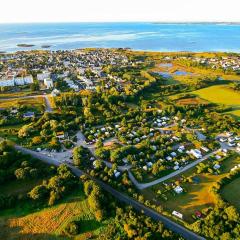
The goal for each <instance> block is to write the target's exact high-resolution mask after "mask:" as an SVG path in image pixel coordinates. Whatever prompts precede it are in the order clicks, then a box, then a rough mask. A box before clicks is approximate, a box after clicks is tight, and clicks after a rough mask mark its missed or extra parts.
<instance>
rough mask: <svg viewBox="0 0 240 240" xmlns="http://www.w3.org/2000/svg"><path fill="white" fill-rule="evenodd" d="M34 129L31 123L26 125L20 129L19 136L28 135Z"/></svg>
mask: <svg viewBox="0 0 240 240" xmlns="http://www.w3.org/2000/svg"><path fill="white" fill-rule="evenodd" d="M32 131H33V128H32V127H31V126H29V125H24V126H23V127H22V128H20V130H19V131H18V136H19V137H20V138H24V137H28V136H29V135H30V134H31V132H32Z"/></svg>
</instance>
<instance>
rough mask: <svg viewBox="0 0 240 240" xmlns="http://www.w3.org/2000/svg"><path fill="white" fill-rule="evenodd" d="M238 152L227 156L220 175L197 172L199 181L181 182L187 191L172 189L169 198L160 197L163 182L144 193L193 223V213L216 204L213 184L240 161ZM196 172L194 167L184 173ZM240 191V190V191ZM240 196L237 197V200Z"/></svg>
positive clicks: (186, 174)
mask: <svg viewBox="0 0 240 240" xmlns="http://www.w3.org/2000/svg"><path fill="white" fill-rule="evenodd" d="M237 156H238V155H237V154H233V155H231V156H229V157H227V158H226V159H225V160H224V161H223V163H222V168H221V169H222V172H221V174H219V175H214V174H207V173H201V174H197V175H196V176H197V178H198V179H199V183H194V182H193V183H180V185H181V186H182V187H183V188H184V189H185V191H186V192H185V193H182V194H175V193H173V192H172V191H170V192H168V193H166V196H167V198H168V199H167V200H163V199H162V198H159V197H158V195H157V194H156V191H157V190H158V189H160V190H162V191H163V190H164V188H163V185H162V184H158V185H155V186H153V187H152V189H146V190H144V191H143V192H142V193H143V194H144V195H145V197H146V198H151V199H153V198H155V199H156V201H157V203H158V204H160V205H161V206H163V208H164V209H165V210H166V211H168V212H169V213H171V212H172V211H173V210H176V211H179V212H180V213H182V214H183V216H184V220H185V221H187V222H189V223H192V222H193V218H192V215H193V214H194V213H195V211H197V210H198V211H199V210H200V211H202V210H203V209H205V208H207V207H210V206H213V205H214V204H215V197H214V194H213V193H212V192H211V191H210V189H211V188H212V186H214V184H215V183H216V181H218V180H220V179H221V178H223V177H225V176H226V173H228V172H229V171H230V169H231V168H232V167H233V166H235V165H236V164H238V163H239V159H238V158H237ZM195 172H196V168H192V169H190V170H188V171H186V172H185V173H184V176H185V177H189V176H191V175H192V174H193V173H195ZM179 177H180V176H176V177H175V178H174V179H171V180H169V181H167V182H174V181H176V180H178V179H179ZM239 193H240V191H239ZM237 199H239V198H236V201H237Z"/></svg>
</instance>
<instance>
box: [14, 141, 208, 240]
mask: <svg viewBox="0 0 240 240" xmlns="http://www.w3.org/2000/svg"><path fill="white" fill-rule="evenodd" d="M15 148H16V149H17V150H19V151H21V152H23V153H25V154H30V155H31V156H33V157H35V158H38V159H40V160H41V161H43V162H45V163H48V164H52V165H55V166H59V165H60V164H61V162H59V161H57V160H56V159H53V158H51V157H47V156H45V155H43V154H41V153H38V152H35V151H32V150H29V149H26V148H23V147H21V146H18V145H15ZM66 165H67V166H68V167H69V168H70V169H71V170H72V172H73V173H74V174H75V175H76V176H82V175H83V174H85V173H84V172H83V171H82V170H80V169H78V168H76V167H74V166H72V165H70V164H66ZM89 177H90V176H89ZM90 178H92V177H90ZM92 179H93V180H94V181H96V182H97V183H98V184H99V185H100V186H101V187H102V188H103V189H104V190H105V191H107V192H109V193H110V194H112V195H113V196H114V197H116V198H117V199H118V200H119V201H121V202H124V203H126V204H129V205H131V206H133V207H134V208H135V209H136V210H138V211H140V212H143V213H144V214H145V215H147V216H149V217H151V218H152V219H154V220H156V221H161V222H162V223H163V224H164V225H165V226H166V227H167V228H169V229H170V230H172V231H173V232H175V233H178V234H179V235H181V236H183V237H184V238H185V239H189V240H204V239H205V238H203V237H201V236H199V235H197V234H196V233H194V232H192V231H190V230H188V229H186V228H184V227H183V226H181V225H180V224H178V223H176V222H174V221H172V220H170V219H168V218H167V217H165V216H163V215H161V214H159V213H157V212H156V211H154V210H153V209H151V208H148V207H146V206H145V205H143V204H141V203H139V202H138V201H136V200H134V199H133V198H131V197H129V196H127V195H125V194H123V193H121V192H119V191H117V190H115V189H114V188H112V187H110V186H109V185H107V184H105V183H103V182H102V181H100V180H98V179H95V178H92Z"/></svg>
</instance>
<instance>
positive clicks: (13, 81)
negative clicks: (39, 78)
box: [0, 75, 33, 87]
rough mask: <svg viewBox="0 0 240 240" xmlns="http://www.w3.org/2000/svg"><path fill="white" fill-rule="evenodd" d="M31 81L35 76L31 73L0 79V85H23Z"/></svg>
mask: <svg viewBox="0 0 240 240" xmlns="http://www.w3.org/2000/svg"><path fill="white" fill-rule="evenodd" d="M31 83H33V77H32V76H31V75H29V76H25V77H14V76H8V77H6V78H2V79H0V87H13V86H21V85H28V84H31Z"/></svg>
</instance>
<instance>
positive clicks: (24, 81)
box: [14, 75, 33, 85]
mask: <svg viewBox="0 0 240 240" xmlns="http://www.w3.org/2000/svg"><path fill="white" fill-rule="evenodd" d="M14 81H15V85H28V84H32V83H33V77H32V76H31V75H29V76H25V77H16V78H14Z"/></svg>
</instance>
